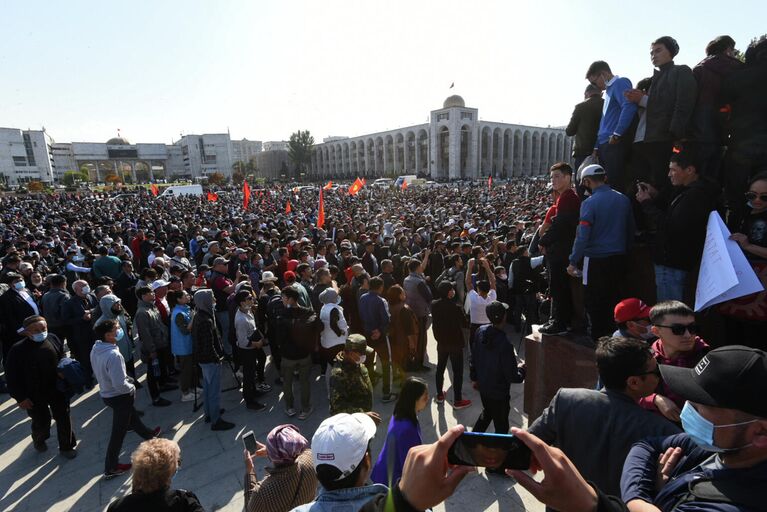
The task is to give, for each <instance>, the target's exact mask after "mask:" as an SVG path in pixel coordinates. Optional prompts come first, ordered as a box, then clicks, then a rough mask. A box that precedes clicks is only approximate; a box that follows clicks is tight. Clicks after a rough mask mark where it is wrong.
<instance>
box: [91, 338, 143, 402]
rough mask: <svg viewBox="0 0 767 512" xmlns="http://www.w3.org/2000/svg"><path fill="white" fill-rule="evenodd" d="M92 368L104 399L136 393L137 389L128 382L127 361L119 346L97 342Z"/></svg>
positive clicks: (94, 346)
mask: <svg viewBox="0 0 767 512" xmlns="http://www.w3.org/2000/svg"><path fill="white" fill-rule="evenodd" d="M123 339H125V337H123ZM91 367H92V368H93V374H94V375H95V376H96V380H97V381H98V383H99V394H100V395H101V397H102V398H113V397H116V396H120V395H127V394H131V393H133V392H134V391H135V389H136V388H135V387H134V386H133V384H131V383H130V382H129V381H128V375H127V374H126V373H125V359H123V356H122V354H120V350H119V348H118V347H117V345H113V344H112V343H106V342H103V341H101V340H99V341H96V343H95V344H94V345H93V348H92V349H91Z"/></svg>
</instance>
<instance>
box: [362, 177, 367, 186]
mask: <svg viewBox="0 0 767 512" xmlns="http://www.w3.org/2000/svg"><path fill="white" fill-rule="evenodd" d="M361 183H362V186H363V187H364V186H365V185H367V184H368V180H366V179H365V178H362V182H361Z"/></svg>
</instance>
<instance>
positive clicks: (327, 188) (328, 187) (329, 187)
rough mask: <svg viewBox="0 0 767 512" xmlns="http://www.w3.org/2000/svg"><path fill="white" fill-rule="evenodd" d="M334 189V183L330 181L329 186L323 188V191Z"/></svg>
mask: <svg viewBox="0 0 767 512" xmlns="http://www.w3.org/2000/svg"><path fill="white" fill-rule="evenodd" d="M332 188H333V182H332V181H328V184H327V185H325V186H324V187H322V189H323V190H330V189H332Z"/></svg>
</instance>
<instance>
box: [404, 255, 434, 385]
mask: <svg viewBox="0 0 767 512" xmlns="http://www.w3.org/2000/svg"><path fill="white" fill-rule="evenodd" d="M430 253H431V251H429V249H426V250H425V251H424V252H423V254H422V257H423V263H422V262H421V260H418V259H412V260H410V261H409V262H408V265H407V269H408V272H409V274H408V276H407V277H406V278H405V279H404V281H403V283H402V287H403V288H404V289H405V304H407V305H408V307H409V308H410V309H411V310H412V311H413V313H415V316H416V318H418V345H417V346H416V348H415V351H414V352H415V358H414V360H413V361H412V362H411V364H410V365H409V367H408V370H409V371H419V372H420V371H429V369H430V368H429V367H428V366H426V365H425V364H424V362H425V360H426V338H427V333H426V331H427V329H428V328H429V325H428V320H429V315H430V314H431V310H430V308H431V301H432V298H433V297H432V294H431V290H430V289H429V285H428V284H427V281H426V278H425V277H424V271H425V269H426V264H427V262H428V261H429V254H430Z"/></svg>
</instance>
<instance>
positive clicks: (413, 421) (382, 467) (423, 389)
mask: <svg viewBox="0 0 767 512" xmlns="http://www.w3.org/2000/svg"><path fill="white" fill-rule="evenodd" d="M428 403H429V387H428V386H427V385H426V381H424V380H423V379H419V378H418V377H408V378H407V380H405V383H404V384H403V385H402V390H401V391H400V394H399V398H398V399H397V404H396V405H395V406H394V414H392V417H391V420H390V421H389V430H388V431H387V433H386V441H385V442H384V446H383V448H382V449H381V453H380V454H379V455H378V462H376V465H375V466H374V467H373V472H372V473H371V474H370V479H371V480H372V481H373V482H375V483H378V484H384V485H389V486H391V485H392V484H394V483H395V482H396V481H397V480H398V479H399V477H400V476H402V466H403V465H404V464H405V457H407V452H408V451H409V450H410V449H411V448H412V447H413V446H418V445H420V444H423V440H422V439H421V426H420V425H419V424H418V413H419V412H421V411H423V410H424V409H425V408H426V404H428Z"/></svg>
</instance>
